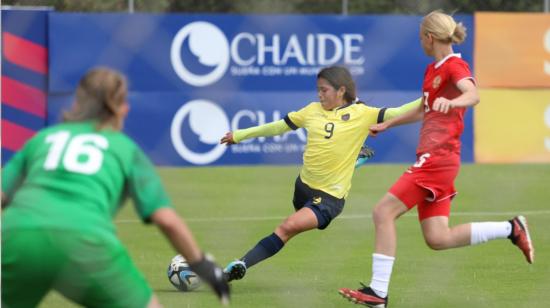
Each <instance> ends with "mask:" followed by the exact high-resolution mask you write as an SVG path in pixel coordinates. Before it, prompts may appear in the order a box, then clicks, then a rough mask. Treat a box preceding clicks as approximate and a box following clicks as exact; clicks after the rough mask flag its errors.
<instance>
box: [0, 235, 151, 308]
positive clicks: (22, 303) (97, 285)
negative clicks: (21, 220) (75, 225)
mask: <svg viewBox="0 0 550 308" xmlns="http://www.w3.org/2000/svg"><path fill="white" fill-rule="evenodd" d="M52 289H54V290H56V291H58V292H59V293H61V294H62V295H63V296H65V297H67V298H68V299H70V300H72V301H75V302H77V303H78V304H81V305H84V306H86V307H146V306H147V303H148V302H149V300H150V299H151V296H152V293H153V292H152V290H151V288H150V287H149V285H148V284H147V282H146V281H145V278H144V277H143V275H142V274H141V273H140V272H139V271H138V269H137V268H136V266H135V265H134V264H133V262H132V260H131V259H130V256H129V255H128V253H127V252H126V249H125V248H124V247H123V246H122V244H121V243H120V241H119V240H118V239H117V238H116V236H115V235H111V234H107V233H105V234H101V233H98V234H96V233H85V232H82V231H76V230H75V231H72V230H70V231H68V230H49V229H46V230H43V229H24V230H14V229H11V230H3V232H2V307H8V308H9V307H17V308H19V307H36V306H37V305H38V303H39V302H40V300H41V299H42V298H43V297H44V296H45V295H46V294H47V293H48V291H50V290H52Z"/></svg>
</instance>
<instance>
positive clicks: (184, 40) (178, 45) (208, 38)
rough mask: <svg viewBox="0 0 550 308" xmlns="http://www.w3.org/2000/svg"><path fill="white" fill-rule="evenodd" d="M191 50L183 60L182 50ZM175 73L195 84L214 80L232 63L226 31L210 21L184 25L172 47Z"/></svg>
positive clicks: (200, 85)
mask: <svg viewBox="0 0 550 308" xmlns="http://www.w3.org/2000/svg"><path fill="white" fill-rule="evenodd" d="M184 52H185V53H186V54H189V56H186V57H185V61H186V62H188V63H184V62H183V59H182V53H184ZM170 60H171V61H172V67H173V68H174V70H175V71H176V74H178V76H179V77H180V78H181V79H182V80H183V81H185V82H187V83H188V84H190V85H193V86H196V87H202V86H207V85H210V84H213V83H215V82H216V81H218V80H219V79H220V78H222V77H223V75H224V74H225V72H226V70H227V67H228V66H229V43H228V42H227V38H226V37H225V35H224V34H223V32H222V31H221V30H220V29H219V28H218V27H216V26H214V25H213V24H211V23H208V22H203V21H198V22H193V23H190V24H188V25H186V26H185V27H183V28H181V29H180V30H179V31H178V33H177V34H176V36H175V37H174V40H173V41H172V47H171V49H170Z"/></svg>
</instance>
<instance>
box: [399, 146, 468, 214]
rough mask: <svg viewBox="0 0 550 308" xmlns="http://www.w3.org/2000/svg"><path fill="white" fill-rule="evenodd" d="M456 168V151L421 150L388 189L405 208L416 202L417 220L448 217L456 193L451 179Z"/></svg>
mask: <svg viewBox="0 0 550 308" xmlns="http://www.w3.org/2000/svg"><path fill="white" fill-rule="evenodd" d="M459 169H460V155H458V154H455V153H449V154H448V155H430V154H429V153H426V154H422V155H419V156H418V160H417V161H416V163H415V164H414V165H412V166H410V167H409V169H407V171H405V173H403V175H402V176H401V177H400V178H399V179H398V180H397V182H395V184H393V186H392V187H391V188H390V190H389V192H390V193H391V194H392V195H394V196H395V197H397V198H398V199H399V200H401V202H403V203H404V204H405V205H406V206H407V207H408V208H409V209H412V208H413V207H414V206H415V205H418V219H419V220H420V221H422V220H424V219H426V218H429V217H434V216H446V217H449V214H450V212H451V199H452V198H453V197H454V196H455V195H456V193H457V192H456V190H455V187H454V180H455V178H456V176H457V175H458V170H459Z"/></svg>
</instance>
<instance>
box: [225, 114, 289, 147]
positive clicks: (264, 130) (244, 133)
mask: <svg viewBox="0 0 550 308" xmlns="http://www.w3.org/2000/svg"><path fill="white" fill-rule="evenodd" d="M290 130H291V128H290V127H289V126H288V125H287V124H286V123H285V121H283V120H279V121H275V122H271V123H267V124H264V125H259V126H254V127H250V128H246V129H238V130H236V131H234V132H229V133H227V134H225V136H224V137H223V138H222V139H221V141H220V143H226V144H235V143H239V142H241V141H243V140H246V139H250V138H255V137H270V136H276V135H281V134H284V133H286V132H288V131H290Z"/></svg>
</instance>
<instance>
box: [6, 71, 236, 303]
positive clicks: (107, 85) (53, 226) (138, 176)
mask: <svg viewBox="0 0 550 308" xmlns="http://www.w3.org/2000/svg"><path fill="white" fill-rule="evenodd" d="M126 96H127V85H126V80H125V78H124V77H123V76H122V75H121V74H120V73H118V72H116V71H113V70H110V69H107V68H97V69H93V70H91V71H90V72H88V73H87V74H86V75H85V76H84V77H83V78H82V80H80V83H79V85H78V88H77V90H76V98H75V102H74V104H73V106H72V109H71V110H70V111H68V112H66V113H65V114H64V123H61V124H59V125H55V126H52V127H48V128H45V129H43V130H41V131H40V132H38V133H37V134H36V135H35V136H34V137H33V138H31V139H30V140H29V141H28V142H27V143H26V144H25V146H24V147H23V148H22V149H21V150H20V151H19V152H18V153H16V154H15V155H14V156H13V158H12V159H11V160H10V161H9V162H8V163H7V164H6V166H5V167H4V168H3V170H2V207H3V208H5V209H4V210H3V213H2V306H5V307H35V306H37V305H38V304H39V302H40V301H41V299H42V298H43V297H44V296H45V295H46V294H47V293H48V292H49V291H50V290H52V289H53V290H56V291H58V292H59V293H61V294H62V295H63V296H65V297H66V298H68V299H70V300H72V301H74V302H76V303H78V304H80V305H83V306H87V307H160V304H159V302H158V300H157V298H156V297H155V296H154V294H153V292H152V290H151V288H150V287H149V285H148V284H147V282H146V281H145V278H144V277H143V275H142V274H141V273H140V272H139V271H138V269H137V268H136V266H135V265H134V264H133V262H132V260H131V259H130V256H129V255H128V253H127V251H126V249H125V248H124V247H123V245H122V243H121V242H120V241H119V240H118V238H117V237H116V235H115V227H114V224H113V222H112V218H113V216H114V215H115V214H116V212H117V210H118V209H119V208H120V206H121V205H122V204H123V202H124V200H125V199H126V197H129V198H130V199H132V201H133V203H134V206H135V209H136V211H137V213H138V214H139V216H140V218H141V219H142V220H143V222H145V223H154V224H155V225H157V226H158V227H159V228H160V230H161V231H162V232H163V233H164V235H165V236H166V237H167V238H168V240H169V241H170V242H171V244H172V245H173V246H174V248H175V249H176V250H177V251H178V253H180V254H182V255H183V256H184V257H185V258H186V259H187V260H188V262H189V264H190V266H191V269H192V270H193V271H194V272H196V273H197V274H198V275H199V276H200V277H201V278H202V280H203V281H205V282H207V283H208V284H209V285H210V286H211V287H212V288H213V289H214V291H215V292H216V294H217V295H218V297H219V298H220V300H221V301H222V302H224V303H225V302H228V300H229V287H228V285H227V282H226V281H225V280H224V279H223V275H222V270H221V268H219V267H218V266H217V265H216V264H215V263H213V262H212V261H211V260H209V259H207V258H205V256H204V254H203V253H202V252H201V250H200V249H199V247H198V246H197V244H196V242H195V240H194V238H193V236H192V234H191V232H190V230H189V229H188V227H187V225H186V224H185V223H184V221H183V220H182V219H181V218H180V217H179V216H178V215H177V214H176V212H175V211H174V209H173V208H172V206H171V201H170V199H169V197H168V196H167V194H166V191H165V190H164V188H163V186H162V183H161V180H160V178H159V176H158V175H157V173H156V172H155V169H154V167H153V165H152V164H151V162H150V161H149V159H148V158H147V157H146V156H145V154H144V153H143V152H142V151H141V150H140V148H139V147H138V146H137V145H136V144H135V143H134V142H133V141H132V140H131V139H130V138H128V137H127V136H126V135H124V134H123V133H122V132H121V129H122V126H123V122H124V119H125V118H126V115H127V113H128V110H129V106H128V103H127V100H126Z"/></svg>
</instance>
